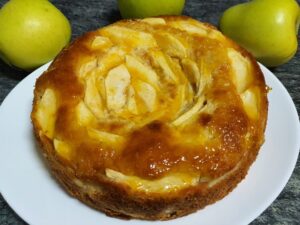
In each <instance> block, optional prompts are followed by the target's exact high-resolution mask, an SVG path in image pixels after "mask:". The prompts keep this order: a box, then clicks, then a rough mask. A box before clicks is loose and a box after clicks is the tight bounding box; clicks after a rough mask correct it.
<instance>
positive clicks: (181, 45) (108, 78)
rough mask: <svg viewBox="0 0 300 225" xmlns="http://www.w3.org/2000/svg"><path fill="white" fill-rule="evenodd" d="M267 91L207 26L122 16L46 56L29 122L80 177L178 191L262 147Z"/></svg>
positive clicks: (242, 57)
mask: <svg viewBox="0 0 300 225" xmlns="http://www.w3.org/2000/svg"><path fill="white" fill-rule="evenodd" d="M266 92H267V90H266V87H265V83H264V79H263V76H262V74H261V72H260V70H259V69H258V66H257V64H256V63H255V62H254V61H253V59H252V57H250V56H249V55H248V54H247V53H245V52H244V51H243V50H241V49H240V48H239V47H237V46H236V45H235V44H234V43H232V42H231V41H230V40H228V39H227V38H225V37H224V36H223V35H222V34H221V33H220V32H219V31H217V30H216V29H214V28H213V27H211V26H209V25H206V24H203V23H200V22H198V21H196V20H192V19H190V18H186V17H164V18H148V19H144V20H126V21H120V22H117V23H115V24H112V25H110V26H107V27H104V28H102V29H99V30H97V31H95V32H90V33H88V34H86V35H84V36H83V37H81V38H79V39H78V40H77V41H75V42H74V43H73V44H72V45H71V46H70V47H69V48H67V49H66V50H64V51H63V52H62V53H61V54H60V55H59V56H58V57H57V58H56V59H55V60H54V62H53V63H52V64H51V66H50V67H49V69H48V70H47V71H46V72H45V73H44V74H43V75H42V76H41V77H40V78H39V79H38V81H37V84H36V90H35V96H36V99H35V103H34V110H33V113H32V118H33V123H34V126H35V128H36V129H37V130H39V135H40V136H46V137H47V138H48V139H49V140H51V142H53V146H54V149H55V152H53V154H55V155H56V157H57V160H60V161H61V162H63V163H64V164H65V165H66V166H69V167H71V168H73V169H74V170H75V171H76V174H77V176H79V177H85V178H89V179H94V180H97V177H99V174H102V175H103V174H104V175H106V176H107V177H109V178H111V179H113V180H115V181H117V182H123V183H127V184H129V185H131V186H135V187H139V188H141V189H143V188H144V189H145V190H148V189H149V190H152V189H151V187H152V186H151V185H152V183H151V182H152V181H159V182H161V183H162V184H167V185H171V184H174V183H176V184H178V185H177V186H176V185H175V186H176V187H179V188H180V187H183V186H185V185H194V184H196V183H198V182H199V181H204V182H209V181H212V180H214V179H215V178H220V177H222V176H224V175H226V173H229V172H230V171H232V170H233V169H234V168H235V167H236V166H237V165H238V164H239V162H240V161H241V158H243V157H247V154H248V152H249V151H251V149H252V148H254V147H255V148H256V146H257V145H260V144H261V143H262V141H263V132H264V128H265V122H266V112H267V99H266ZM165 178H168V179H165ZM165 186H166V185H165ZM171 186H172V185H171ZM147 188H148V189H147ZM164 189H165V188H164ZM153 190H155V191H157V189H153Z"/></svg>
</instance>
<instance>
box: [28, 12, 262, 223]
mask: <svg viewBox="0 0 300 225" xmlns="http://www.w3.org/2000/svg"><path fill="white" fill-rule="evenodd" d="M157 18H162V19H163V20H164V21H166V22H167V23H168V25H167V26H169V27H166V25H160V24H155V25H151V26H153V27H156V28H155V29H158V30H160V31H161V30H162V29H166V31H167V32H170V33H173V34H174V33H176V35H177V34H178V38H180V37H181V36H180V35H183V36H186V39H187V40H191V39H192V40H196V42H197V40H198V41H199V42H200V41H202V40H205V41H206V43H207V44H208V46H204V47H203V49H204V50H203V49H201V48H199V54H202V52H204V53H206V50H207V48H209V47H210V46H209V45H210V44H211V45H212V46H214V47H213V48H215V50H212V51H218V52H220V53H218V54H227V50H226V51H225V50H224V52H222V50H220V49H219V50H217V49H216V46H220V47H223V48H224V46H225V47H226V48H225V49H227V48H230V49H234V52H237V53H239V54H241V55H242V56H243V57H244V58H245V59H247V60H249V64H250V67H251V69H250V71H251V72H249V73H250V74H251V76H252V77H254V80H251V81H250V83H251V85H252V86H251V85H248V86H250V87H248V89H246V91H247V90H253V89H251V87H255V88H256V90H258V95H257V96H258V97H257V99H256V100H257V103H256V106H257V109H258V112H256V113H254V114H255V115H256V116H257V115H259V116H258V118H256V119H253V118H252V119H250V117H251V116H249V114H247V113H246V111H247V110H243V103H242V100H241V98H242V97H239V96H242V95H243V93H238V91H232V93H231V91H230V93H229V94H228V93H227V92H229V90H233V88H232V87H234V86H233V83H234V82H231V81H230V82H229V83H230V84H229V85H231V86H230V89H226V87H223V86H222V85H223V84H222V82H227V81H228V79H229V78H228V77H229V75H228V74H231V73H232V68H231V67H232V65H231V64H230V63H229V62H230V60H229V59H224V64H222V65H220V66H219V67H218V68H217V69H216V70H214V72H215V73H217V74H218V75H219V76H218V77H216V78H214V79H215V80H214V81H213V82H214V85H215V86H211V89H212V91H208V92H207V96H206V97H207V98H208V100H210V98H211V99H218V98H220V100H218V101H219V102H222V100H224V99H225V100H226V97H224V96H225V95H226V96H227V95H228V96H229V97H228V99H229V100H231V101H233V102H232V104H229V102H228V104H223V105H222V104H221V103H218V104H220V105H219V109H220V110H219V111H218V110H215V111H213V113H211V112H209V113H210V114H207V113H205V114H204V113H203V114H201V116H199V123H200V124H201V126H202V127H209V129H211V130H212V131H213V132H215V133H214V134H217V135H220V136H216V138H217V139H218V141H219V139H220V140H221V142H218V144H220V143H221V144H220V146H222V147H224V148H225V147H226V148H227V150H226V152H225V153H222V154H221V155H216V156H215V155H208V156H209V157H210V158H212V159H213V160H216V161H215V162H208V163H207V164H205V163H202V164H201V165H200V164H197V163H194V166H193V167H190V166H189V165H188V166H186V165H185V164H182V165H183V166H182V165H181V167H176V165H175V166H171V167H170V168H169V167H167V166H166V165H163V166H165V167H162V168H163V169H161V170H160V171H158V172H157V170H146V169H145V170H144V168H142V166H138V168H135V167H132V168H131V165H130V164H128V163H124V166H123V167H122V163H123V161H125V160H127V161H129V162H130V161H132V160H136V158H134V157H129V158H128V154H129V156H130V154H131V155H132V156H134V154H133V153H131V152H130V151H125V153H124V154H126V155H127V156H126V157H122V154H120V156H118V157H116V158H113V159H112V160H111V162H110V161H109V159H108V160H106V158H105V160H106V161H105V160H103V159H101V160H102V161H99V160H98V161H97V160H96V161H95V160H94V158H95V156H101V155H90V156H86V155H84V154H87V153H84V154H83V153H82V149H84V152H89V154H92V153H91V152H92V150H90V149H89V148H90V147H91V146H93V145H89V146H88V147H85V145H83V144H82V143H80V144H81V145H80V148H81V150H76V151H78V153H76V154H78V155H77V156H76V154H75V153H74V152H73V156H70V157H73V158H71V160H70V158H68V157H62V155H61V154H62V153H58V152H57V149H55V146H54V145H55V144H54V141H53V140H54V139H59V140H72V141H74V143H75V142H76V143H77V141H78V140H77V139H80V137H83V135H86V134H85V132H86V131H85V129H83V128H81V127H79V126H77V125H76V126H75V125H71V124H72V123H73V120H74V118H73V117H70V116H69V115H70V110H71V111H72V110H74V105H78V103H79V102H80V101H81V99H84V98H85V95H86V93H85V91H86V90H85V89H86V85H87V84H86V83H84V81H83V79H79V78H78V76H80V72H78V71H81V69H82V67H81V66H82V65H86V63H88V62H90V61H93V59H98V57H100V58H101V57H102V55H104V53H103V51H102V50H101V49H100V50H97V49H96V50H95V49H94V50H91V49H90V46H91V45H92V44H93V41H94V39H95V37H97V36H99V35H104V31H103V30H102V29H100V30H98V31H94V32H89V33H87V34H85V35H83V36H82V37H80V38H79V39H77V40H76V41H75V42H74V43H72V44H71V45H70V46H69V47H67V48H66V49H64V50H63V51H62V53H61V54H60V55H59V56H57V58H56V59H55V60H54V62H53V63H52V64H51V65H50V67H49V69H48V70H47V71H46V72H44V74H43V75H42V76H41V77H40V78H39V79H38V80H37V82H36V87H35V90H34V101H33V111H32V114H31V119H32V123H33V127H34V132H35V135H36V138H37V140H38V142H39V143H40V146H41V151H42V153H43V155H44V156H45V159H46V162H47V164H48V166H49V167H50V169H51V171H52V173H53V175H54V176H55V177H56V178H57V180H58V181H59V182H60V184H61V185H62V186H63V187H64V188H65V190H67V191H68V193H69V194H70V195H72V196H73V197H75V198H77V199H79V200H81V201H82V202H84V203H86V204H88V205H89V206H91V207H93V208H96V209H98V210H100V211H103V212H105V213H106V214H107V215H109V216H114V217H122V218H139V219H146V220H168V219H173V218H177V217H180V216H184V215H187V214H190V213H192V212H195V211H197V210H198V209H201V208H204V207H205V206H207V205H209V204H212V203H214V202H216V201H217V200H219V199H221V198H223V197H224V196H226V195H227V194H228V193H229V192H231V191H232V190H233V189H234V188H235V187H236V186H237V184H238V183H239V182H240V181H241V180H242V179H244V177H245V176H246V174H247V171H248V169H249V167H250V166H251V164H252V163H253V161H254V160H255V159H256V156H257V154H258V152H259V149H260V146H261V145H262V143H263V142H264V131H265V127H266V120H267V111H268V101H267V89H266V86H265V81H264V77H263V74H262V72H261V70H260V68H259V66H258V64H257V63H256V61H255V59H254V58H253V57H252V56H251V55H250V54H249V53H248V52H247V51H246V50H244V49H243V48H241V47H239V46H238V45H237V44H235V43H234V42H233V41H231V40H229V39H228V38H225V37H224V36H222V35H221V34H220V33H219V32H217V30H216V28H214V27H213V26H212V25H210V24H205V23H200V22H198V21H195V20H192V19H191V18H189V17H186V16H181V17H177V16H169V17H157ZM173 21H175V22H176V21H185V22H187V23H192V24H195V26H196V25H197V26H198V25H199V26H202V27H204V28H205V29H207V33H206V34H205V35H204V36H209V38H207V39H203V37H202V36H201V35H200V36H199V34H198V33H193V31H191V32H192V33H189V32H188V31H184V30H181V29H180V28H179V27H176V26H177V25H176V24H175V25H171V23H172V22H173ZM145 23H146V22H143V21H140V20H123V21H120V22H117V23H116V24H115V25H117V26H120V27H126V28H128V27H130V28H132V29H137V30H140V31H145V32H153V31H151V29H154V28H153V27H151V26H149V25H148V26H149V27H147V26H145ZM169 23H170V24H169ZM143 24H144V25H143ZM214 31H216V32H214ZM197 32H198V31H197ZM152 34H153V33H152ZM219 38H220V39H219ZM201 51H202V52H201ZM197 54H198V53H197ZM143 57H144V56H143ZM193 57H194V56H193ZM193 57H192V58H193ZM218 57H220V56H216V59H214V60H215V61H216V62H217V63H218V62H221V61H222V58H221V57H220V58H218ZM226 58H227V56H226ZM101 59H102V58H101ZM142 59H143V60H145V61H147V60H148V61H149V58H147V57H145V58H142ZM102 60H103V59H102ZM174 60H175V59H174ZM196 60H197V59H195V61H196ZM218 60H219V61H218ZM226 60H227V61H226ZM97 63H98V64H99V61H98V62H97ZM100 63H101V61H100ZM151 65H153V64H151ZM115 66H116V65H115ZM78 74H79V75H78ZM222 74H225V75H224V77H222V76H223V75H222ZM219 83H221V84H219ZM220 87H221V89H220ZM222 88H224V90H222ZM47 89H51V90H55V95H56V98H57V100H56V101H57V102H56V104H58V105H60V107H58V109H57V112H56V114H57V115H59V117H57V118H56V122H55V128H54V131H53V132H54V137H53V135H52V133H53V132H52V131H51V132H48V130H47V129H45V128H44V126H45V125H43V124H42V122H41V120H42V119H41V118H39V113H40V112H39V110H40V108H41V101H42V98H43V95H44V93H45V91H46V90H47ZM237 89H238V87H237ZM243 91H244V92H246V91H245V90H243ZM228 99H227V100H228ZM216 101H217V100H216ZM245 104H246V103H245ZM227 105H229V106H228V107H227ZM230 105H232V107H231V106H230ZM250 112H251V113H252V111H250ZM47 113H49V112H48V111H47ZM222 113H223V114H222ZM230 114H232V115H231V117H230ZM47 115H48V114H47ZM49 115H52V114H51V113H50V114H49ZM64 115H66V116H64ZM222 115H225V117H224V118H223V117H222ZM254 117H255V116H254ZM230 118H231V119H230ZM235 119H236V120H239V122H238V123H235V122H234V120H235ZM224 121H225V122H224ZM46 123H47V122H46ZM47 126H48V125H47ZM73 126H75V128H76V129H75V128H74V127H73ZM109 129H112V128H111V127H110V128H109ZM116 129H119V128H116ZM142 129H144V128H141V129H140V128H138V129H137V131H140V130H142ZM145 129H146V131H143V130H142V132H146V133H142V135H141V137H142V136H143V134H149V133H147V132H148V131H147V129H148V128H145ZM218 129H219V130H221V133H220V134H219V133H218V132H219V131H218ZM74 130H76V132H75V131H74ZM162 130H163V129H162ZM117 131H118V132H119V130H117ZM47 132H48V133H47ZM120 132H121V131H120ZM135 132H136V131H133V132H132V133H131V135H132V137H136V136H135V135H137V133H135ZM159 132H162V131H159ZM247 132H248V133H249V136H250V141H249V140H248V139H247V138H246V137H247ZM162 134H164V133H159V135H162ZM151 135H152V134H151V133H150V135H149V136H151ZM222 135H223V136H222ZM84 137H85V136H84ZM164 137H168V138H169V136H162V138H164ZM239 138H240V139H239ZM130 140H131V142H135V141H134V139H130ZM145 140H146V137H145V139H144V140H143V141H142V142H145ZM151 140H154V141H156V140H158V139H150V141H151ZM159 141H160V142H163V141H162V139H159ZM84 144H85V143H84ZM126 146H127V148H129V147H128V146H130V149H134V147H132V146H134V145H129V144H128V145H126ZM137 146H139V148H140V147H141V143H138V144H137ZM162 146H169V145H167V144H166V145H162ZM214 146H216V145H214ZM214 146H213V147H214ZM245 146H246V147H245ZM125 148H126V147H125ZM166 148H167V147H166ZM172 148H174V147H173V145H172V146H171V147H170V149H171V150H170V152H171V153H170V154H169V153H168V154H169V155H167V156H168V157H171V156H172V154H173V153H172V152H173V151H174V152H176V151H178V152H179V153H180V152H181V153H182V154H183V155H185V156H187V158H188V157H189V154H190V155H191V156H192V157H196V156H199V155H192V154H191V153H186V151H184V150H181V149H179V150H174V149H172ZM149 149H150V148H145V150H143V151H142V152H141V153H140V154H141V155H140V156H139V158H137V160H139V159H144V158H145V157H147V156H148V155H147V154H146V153H145V152H148V151H149ZM228 149H229V150H228ZM230 149H231V150H230ZM125 150H126V149H125ZM76 151H75V152H76ZM168 151H169V150H167V149H166V152H168ZM64 154H66V153H64ZM97 154H98V153H97ZM153 154H154V158H155V157H157V156H156V155H155V153H153ZM156 154H157V153H156ZM74 155H75V156H74ZM160 155H161V154H160ZM79 156H80V157H79ZM200 156H201V155H200ZM76 157H77V158H76ZM81 157H83V158H81ZM89 157H90V158H92V159H91V160H90V158H89ZM101 157H102V156H101ZM101 157H100V158H101ZM111 157H115V156H114V155H112V156H111ZM143 157H144V158H143ZM213 157H215V158H213ZM227 158H229V159H227ZM82 159H84V160H86V162H85V163H86V165H85V164H80V162H79V160H82ZM155 159H156V161H158V160H160V158H158V157H157V158H155ZM164 159H165V158H164ZM72 160H73V161H72ZM226 160H227V161H226ZM174 161H175V160H174ZM187 161H188V160H187ZM116 162H118V163H117V164H120V165H121V166H115V165H113V164H114V163H116ZM170 162H172V161H170ZM188 162H189V163H191V162H192V161H188ZM134 163H135V164H137V165H138V163H137V162H134ZM213 163H215V164H218V166H219V169H211V167H212V165H213ZM222 163H223V164H222ZM104 164H105V165H104ZM95 165H96V166H99V165H101V166H102V167H103V168H100V169H99V170H98V171H96V172H95V167H94V166H95ZM103 165H104V166H103ZM149 165H151V164H149ZM199 165H200V166H199ZM201 166H202V167H201ZM196 167H197V169H195V168H196ZM198 167H201V168H200V169H199V168H198ZM105 168H112V169H115V170H117V169H119V171H121V172H123V173H126V174H129V175H135V176H139V177H142V178H143V179H150V180H151V179H154V180H155V179H159V178H161V177H165V176H168V174H169V173H167V172H166V171H168V170H169V169H170V171H180V172H182V171H181V170H183V171H184V172H185V173H187V172H186V170H187V171H192V172H193V173H200V172H201V173H202V174H205V176H209V179H208V180H203V181H201V182H200V181H199V182H198V183H197V185H194V184H193V185H188V186H184V187H182V188H179V189H176V190H173V191H170V192H167V193H165V192H157V191H154V192H151V191H149V192H148V191H145V190H140V189H136V188H134V187H132V186H130V185H128V183H126V182H125V183H122V182H119V181H116V180H114V179H111V178H110V177H108V176H107V175H106V174H105ZM182 168H183V169H182ZM191 168H192V169H191ZM103 169H104V170H103ZM142 169H143V170H142ZM164 169H165V170H164ZM140 171H141V172H140ZM145 171H146V172H145ZM151 176H152V177H151ZM218 178H220V179H218Z"/></svg>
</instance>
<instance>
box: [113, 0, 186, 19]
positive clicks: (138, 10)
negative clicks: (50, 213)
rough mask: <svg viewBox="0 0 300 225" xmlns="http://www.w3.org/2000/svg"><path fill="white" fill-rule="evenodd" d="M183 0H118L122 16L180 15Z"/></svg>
mask: <svg viewBox="0 0 300 225" xmlns="http://www.w3.org/2000/svg"><path fill="white" fill-rule="evenodd" d="M184 3H185V0H118V4H119V9H120V12H121V15H122V17H123V18H145V17H151V16H162V15H180V14H181V13H182V10H183V8H184Z"/></svg>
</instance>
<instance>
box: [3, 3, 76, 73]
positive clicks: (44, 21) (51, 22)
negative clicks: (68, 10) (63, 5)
mask: <svg viewBox="0 0 300 225" xmlns="http://www.w3.org/2000/svg"><path fill="white" fill-rule="evenodd" d="M70 37H71V27H70V23H69V21H68V20H67V18H66V17H65V16H64V15H63V14H62V13H61V12H60V11H59V10H58V9H57V8H56V7H55V6H53V5H52V4H51V3H50V2H49V1H47V0H10V1H8V2H7V3H6V4H5V5H4V6H3V7H2V8H1V10H0V57H1V58H2V59H3V60H4V61H5V62H7V63H8V64H10V65H13V66H15V67H18V68H20V69H24V70H28V71H30V70H33V69H35V68H36V67H38V66H40V65H42V64H44V63H46V62H48V61H50V60H52V59H53V58H54V57H55V56H56V55H57V54H58V53H59V52H60V51H61V49H62V48H63V47H64V46H65V45H67V44H68V42H69V40H70Z"/></svg>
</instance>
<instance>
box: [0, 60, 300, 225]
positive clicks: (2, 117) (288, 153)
mask: <svg viewBox="0 0 300 225" xmlns="http://www.w3.org/2000/svg"><path fill="white" fill-rule="evenodd" d="M47 66H48V65H45V66H43V67H41V68H39V69H38V70H36V71H35V72H33V73H32V74H31V75H29V76H28V77H26V78H25V79H24V80H23V81H22V82H20V83H19V85H17V86H16V87H15V88H14V89H13V91H12V92H11V93H10V94H9V95H8V96H7V98H6V99H5V100H4V102H3V103H2V105H1V107H0V191H1V194H2V195H3V197H4V198H5V200H6V201H7V202H8V204H9V205H10V206H11V207H12V208H13V209H14V210H15V212H16V213H17V214H18V215H19V216H21V217H22V218H23V219H24V220H25V221H27V222H28V223H29V224H31V225H40V224H43V225H53V224H64V225H77V224H78V225H82V224H86V225H94V224H95V225H96V224H97V225H99V224H101V225H108V224H109V225H126V224H144V225H147V224H155V225H158V224H163V225H167V224H185V225H189V224H198V223H199V221H201V224H205V225H219V224H222V225H238V224H248V223H250V222H251V221H252V220H254V219H255V218H256V217H257V216H259V215H260V214H261V213H262V212H263V211H264V210H265V209H266V208H267V207H268V206H269V205H270V204H271V203H272V202H273V201H274V200H275V198H276V197H277V196H278V195H279V193H280V192H281V191H282V189H283V188H284V186H285V184H286V183H287V181H288V179H289V177H290V176H291V174H292V171H293V169H294V167H295V164H296V161H297V157H298V153H299V147H300V138H299V137H300V128H299V127H300V125H299V119H298V115H297V111H296V108H295V106H294V104H293V101H292V99H291V97H290V96H289V94H288V92H287V91H286V89H285V88H284V86H283V85H282V84H281V83H280V82H279V81H278V79H277V78H276V77H275V76H274V75H273V74H272V73H271V72H270V71H269V70H267V69H266V68H265V67H262V71H263V73H264V75H265V78H266V81H267V84H268V85H269V86H270V87H272V91H271V92H270V94H269V117H268V124H267V130H266V142H265V144H264V145H263V147H262V149H261V151H260V153H259V155H258V158H257V160H256V161H255V163H254V164H253V165H252V167H251V169H250V171H249V173H248V175H247V177H246V179H244V180H243V181H242V182H241V183H240V184H239V185H238V187H237V188H236V189H234V191H233V192H231V193H230V194H229V195H228V196H227V197H225V198H224V199H222V200H221V201H219V202H217V203H215V204H213V205H211V206H208V207H206V208H205V209H203V210H200V211H198V212H197V213H194V214H191V215H189V216H186V217H183V218H179V219H176V220H172V221H166V222H147V221H139V220H129V221H125V220H120V219H115V218H110V217H107V216H105V215H104V214H102V213H101V212H97V211H95V210H93V209H91V208H89V207H87V206H86V205H84V204H82V203H80V202H79V201H78V200H76V199H73V198H71V197H70V196H69V195H67V194H66V193H65V192H64V191H63V189H62V188H61V187H60V186H59V185H58V183H56V181H55V180H54V179H53V178H52V177H51V176H50V175H49V174H50V173H49V171H47V169H46V167H45V165H44V163H43V161H42V158H41V157H40V155H39V154H38V151H37V146H36V142H35V140H34V137H33V132H32V126H31V122H30V112H31V106H32V99H33V87H34V83H35V80H36V78H37V77H38V76H40V74H41V73H42V72H43V71H44V70H45V69H46V68H47Z"/></svg>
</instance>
